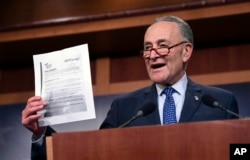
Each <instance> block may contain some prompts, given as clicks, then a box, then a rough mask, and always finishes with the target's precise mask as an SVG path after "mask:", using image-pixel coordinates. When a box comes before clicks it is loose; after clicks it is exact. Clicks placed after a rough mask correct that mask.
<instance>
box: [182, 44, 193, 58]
mask: <svg viewBox="0 0 250 160" xmlns="http://www.w3.org/2000/svg"><path fill="white" fill-rule="evenodd" d="M192 53H193V45H192V44H191V43H187V44H186V45H185V47H184V50H183V54H182V55H183V56H182V58H183V62H187V61H188V60H189V59H190V57H191V55H192Z"/></svg>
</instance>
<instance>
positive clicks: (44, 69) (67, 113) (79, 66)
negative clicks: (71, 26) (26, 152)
mask: <svg viewBox="0 0 250 160" xmlns="http://www.w3.org/2000/svg"><path fill="white" fill-rule="evenodd" d="M33 61H34V71H35V94H36V95H37V96H41V97H42V99H43V100H44V101H46V102H47V103H48V105H46V107H45V109H44V110H41V111H39V112H40V113H41V114H42V116H41V118H40V119H39V121H38V122H39V126H48V125H54V124H61V123H68V122H74V121H80V120H87V119H92V118H95V117H96V115H95V107H94V100H93V91H92V82H91V74H90V62H89V52H88V45H87V44H83V45H79V46H75V47H71V48H66V49H63V50H59V51H55V52H50V53H45V54H38V55H33Z"/></svg>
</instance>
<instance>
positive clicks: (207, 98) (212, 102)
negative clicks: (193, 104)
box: [201, 94, 219, 107]
mask: <svg viewBox="0 0 250 160" xmlns="http://www.w3.org/2000/svg"><path fill="white" fill-rule="evenodd" d="M201 100H202V102H203V103H204V104H206V105H208V106H210V107H219V103H218V101H217V99H215V98H214V97H213V96H211V95H209V94H205V95H203V96H202V97H201Z"/></svg>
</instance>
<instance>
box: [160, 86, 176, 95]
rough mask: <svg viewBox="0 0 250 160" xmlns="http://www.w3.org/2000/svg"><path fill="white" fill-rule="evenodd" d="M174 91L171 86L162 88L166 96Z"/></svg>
mask: <svg viewBox="0 0 250 160" xmlns="http://www.w3.org/2000/svg"><path fill="white" fill-rule="evenodd" d="M173 92H174V89H173V88H172V87H167V88H165V89H164V90H163V93H164V94H165V95H166V96H172V94H173Z"/></svg>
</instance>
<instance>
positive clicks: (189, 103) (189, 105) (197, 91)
mask: <svg viewBox="0 0 250 160" xmlns="http://www.w3.org/2000/svg"><path fill="white" fill-rule="evenodd" d="M200 103H201V88H200V86H199V85H197V84H195V83H193V82H192V81H191V80H190V79H188V85H187V91H186V96H185V101H184V105H183V108H182V112H181V117H180V120H179V122H188V121H189V120H190V119H191V118H192V116H193V115H194V113H195V112H196V111H197V109H198V108H199V105H200Z"/></svg>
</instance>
